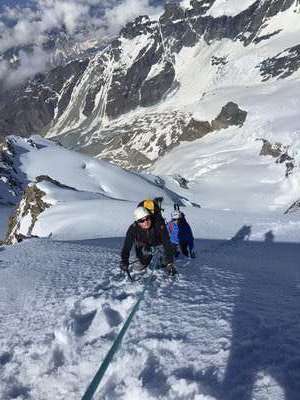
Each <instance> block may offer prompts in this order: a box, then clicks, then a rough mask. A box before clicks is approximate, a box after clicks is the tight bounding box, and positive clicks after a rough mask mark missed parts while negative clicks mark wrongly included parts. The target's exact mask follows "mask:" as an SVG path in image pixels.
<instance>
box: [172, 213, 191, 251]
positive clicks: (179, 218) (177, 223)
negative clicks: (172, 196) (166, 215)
mask: <svg viewBox="0 0 300 400" xmlns="http://www.w3.org/2000/svg"><path fill="white" fill-rule="evenodd" d="M171 217H172V220H171V221H170V222H168V224H167V228H168V231H169V235H170V239H171V243H172V244H173V245H174V247H175V251H176V257H178V255H179V254H180V252H181V253H182V254H184V255H185V256H186V257H191V258H195V252H194V236H193V232H192V229H191V227H190V225H189V224H188V222H187V220H186V219H185V216H184V214H183V212H181V211H174V212H173V213H172V214H171Z"/></svg>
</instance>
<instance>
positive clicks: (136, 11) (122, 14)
mask: <svg viewBox="0 0 300 400" xmlns="http://www.w3.org/2000/svg"><path fill="white" fill-rule="evenodd" d="M161 13H162V8H161V7H160V6H157V7H153V6H151V5H150V3H149V0H125V1H123V2H121V3H120V4H117V5H116V6H115V7H113V8H111V9H108V10H107V11H106V13H105V17H104V20H105V22H106V26H107V30H108V31H109V32H110V33H117V32H118V31H119V30H120V29H121V28H122V27H123V26H124V25H125V24H126V23H127V22H129V21H132V20H133V19H134V18H135V17H137V16H139V15H149V16H150V17H152V18H156V17H157V16H158V15H160V14H161Z"/></svg>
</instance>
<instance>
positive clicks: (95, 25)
mask: <svg viewBox="0 0 300 400" xmlns="http://www.w3.org/2000/svg"><path fill="white" fill-rule="evenodd" d="M151 1H152V2H153V1H154V0H32V4H33V6H32V7H31V8H29V7H23V8H22V7H20V6H16V7H13V8H12V7H11V8H9V7H6V8H4V9H3V12H2V13H1V15H0V57H1V53H3V52H5V51H6V50H8V49H10V48H12V47H21V48H22V47H23V46H26V45H31V46H32V45H33V46H34V51H33V53H32V54H30V53H25V52H24V51H21V52H20V53H19V57H20V64H19V68H18V69H17V70H16V71H15V70H14V71H12V69H11V68H10V66H9V63H8V62H7V61H4V60H2V61H1V59H0V79H1V78H2V79H3V77H5V79H7V81H8V82H9V83H11V82H14V81H15V82H20V81H21V78H22V79H25V78H27V77H29V76H31V75H33V74H35V73H37V72H39V71H43V70H44V69H45V68H46V66H47V63H48V60H49V55H48V54H47V53H46V52H45V51H43V50H41V47H42V44H43V43H44V42H45V41H46V37H47V33H48V32H49V31H51V30H53V29H62V28H63V29H65V30H66V31H67V33H69V34H70V35H72V36H73V37H75V39H76V38H77V39H78V41H79V40H80V36H81V35H82V31H84V32H85V33H86V32H89V33H90V34H89V36H90V38H91V37H92V38H95V39H97V38H98V39H103V38H108V37H111V36H114V35H116V34H117V33H118V32H119V30H120V29H121V28H122V27H123V26H124V25H125V24H126V23H127V22H129V21H131V20H133V19H134V18H135V17H137V16H139V15H146V14H147V15H149V16H150V17H151V16H152V17H153V16H158V15H159V14H161V13H162V7H161V6H154V5H153V4H152V3H151ZM1 18H2V20H1ZM38 48H39V50H38ZM30 71H31V74H30ZM18 74H19V77H18Z"/></svg>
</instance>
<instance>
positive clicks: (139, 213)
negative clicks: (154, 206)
mask: <svg viewBox="0 0 300 400" xmlns="http://www.w3.org/2000/svg"><path fill="white" fill-rule="evenodd" d="M133 215H134V220H135V221H139V220H140V219H143V218H145V217H147V216H148V215H150V212H149V211H148V210H147V209H146V208H144V207H137V208H136V209H135V210H134V213H133Z"/></svg>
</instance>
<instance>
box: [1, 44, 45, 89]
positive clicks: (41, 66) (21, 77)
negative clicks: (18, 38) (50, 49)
mask: <svg viewBox="0 0 300 400" xmlns="http://www.w3.org/2000/svg"><path fill="white" fill-rule="evenodd" d="M18 63H19V66H18V68H15V67H11V65H10V63H9V62H8V61H6V60H2V61H0V80H2V81H3V83H4V86H5V87H6V88H9V87H12V86H16V85H18V84H19V83H22V82H23V81H25V80H26V79H28V78H30V77H32V76H34V75H35V74H37V73H38V72H43V71H45V70H46V69H47V66H48V63H49V54H47V53H45V51H43V50H42V49H41V48H40V47H34V48H33V52H32V53H26V52H25V51H22V50H21V51H20V52H19V58H18Z"/></svg>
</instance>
